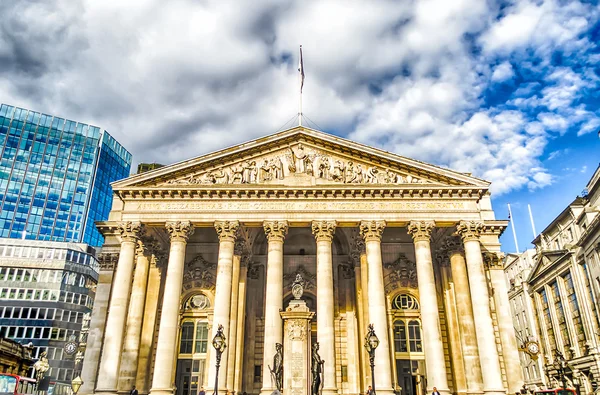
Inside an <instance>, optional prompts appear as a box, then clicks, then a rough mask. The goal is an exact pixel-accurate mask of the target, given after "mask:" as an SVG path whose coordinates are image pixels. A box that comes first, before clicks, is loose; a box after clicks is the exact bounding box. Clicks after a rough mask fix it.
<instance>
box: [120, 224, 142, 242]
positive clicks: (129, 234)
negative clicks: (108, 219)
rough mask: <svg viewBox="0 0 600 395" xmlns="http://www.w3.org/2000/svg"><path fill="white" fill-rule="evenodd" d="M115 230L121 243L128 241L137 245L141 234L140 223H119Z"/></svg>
mask: <svg viewBox="0 0 600 395" xmlns="http://www.w3.org/2000/svg"><path fill="white" fill-rule="evenodd" d="M117 230H118V232H119V234H120V235H121V242H124V241H129V242H132V243H137V241H138V240H139V238H140V237H141V236H142V233H143V227H142V224H141V223H140V222H131V221H127V222H119V225H118V226H117Z"/></svg>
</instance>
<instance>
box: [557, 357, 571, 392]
mask: <svg viewBox="0 0 600 395" xmlns="http://www.w3.org/2000/svg"><path fill="white" fill-rule="evenodd" d="M554 366H555V368H556V370H557V371H558V375H559V377H560V382H561V384H562V389H563V390H565V389H567V379H566V377H565V373H566V370H567V366H568V365H567V360H566V359H565V356H564V355H563V353H562V352H560V351H558V350H556V351H555V352H554Z"/></svg>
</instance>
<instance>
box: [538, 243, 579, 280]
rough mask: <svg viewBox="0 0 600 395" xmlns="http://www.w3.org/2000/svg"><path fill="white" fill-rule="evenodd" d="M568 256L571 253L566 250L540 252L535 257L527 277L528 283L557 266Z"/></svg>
mask: <svg viewBox="0 0 600 395" xmlns="http://www.w3.org/2000/svg"><path fill="white" fill-rule="evenodd" d="M570 255H571V253H570V252H569V251H567V250H547V251H542V252H540V253H539V254H538V256H537V259H536V262H535V265H534V267H533V270H532V271H531V274H530V275H529V279H528V281H532V280H534V279H535V278H537V277H539V276H541V275H543V274H544V273H545V272H546V271H548V270H549V269H551V268H553V267H555V266H556V265H559V264H560V263H561V262H563V261H564V259H565V258H566V257H568V256H570Z"/></svg>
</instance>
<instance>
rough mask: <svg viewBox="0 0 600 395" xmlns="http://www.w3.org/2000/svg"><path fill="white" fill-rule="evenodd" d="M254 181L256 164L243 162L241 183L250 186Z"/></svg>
mask: <svg viewBox="0 0 600 395" xmlns="http://www.w3.org/2000/svg"><path fill="white" fill-rule="evenodd" d="M253 176H254V177H253ZM255 181H256V162H255V161H252V162H250V161H246V162H244V164H243V165H242V183H243V184H250V183H252V182H255Z"/></svg>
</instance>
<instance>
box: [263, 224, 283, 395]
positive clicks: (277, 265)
mask: <svg viewBox="0 0 600 395" xmlns="http://www.w3.org/2000/svg"><path fill="white" fill-rule="evenodd" d="M263 227H264V229H265V234H266V235H267V240H268V242H269V246H268V252H267V278H266V283H267V289H266V301H265V340H264V351H263V365H262V371H263V375H262V379H263V385H262V389H261V394H263V395H270V394H271V392H273V391H274V390H275V386H274V385H275V383H273V384H271V375H270V374H269V368H268V365H270V364H272V363H273V356H274V355H275V352H276V351H277V350H276V349H275V344H276V343H281V344H283V323H282V321H281V316H280V315H279V312H280V311H281V309H282V308H283V240H284V239H285V236H286V235H287V232H288V223H287V221H265V222H264V224H263Z"/></svg>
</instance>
